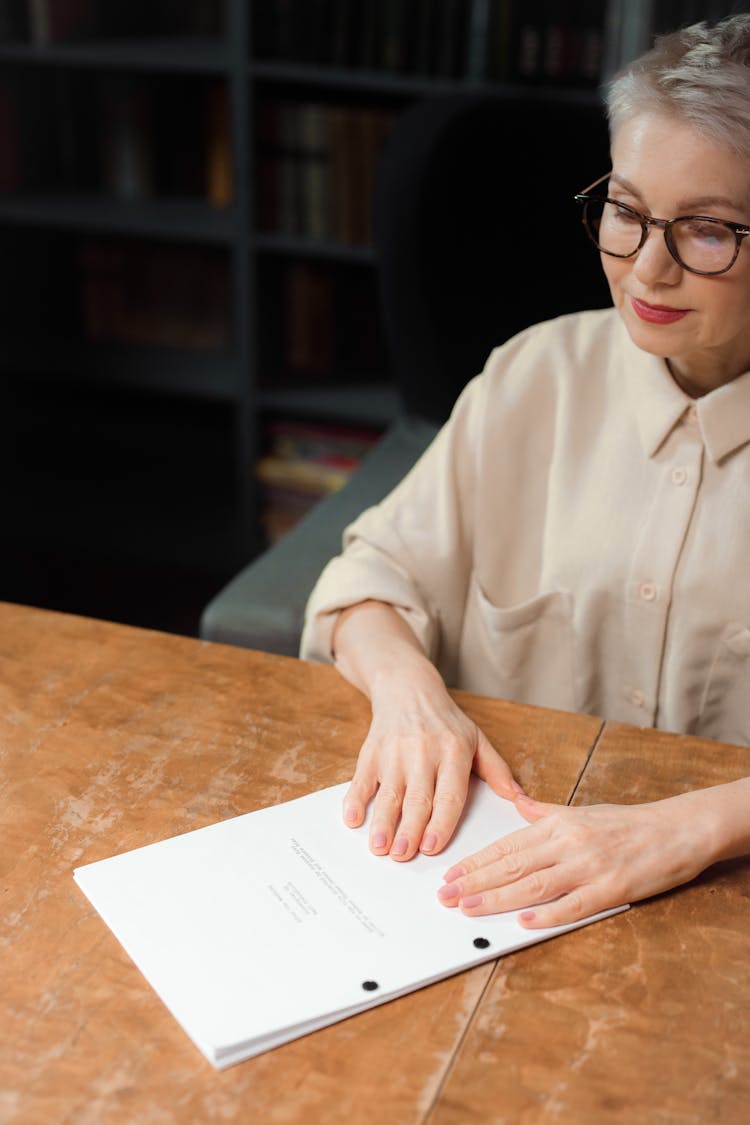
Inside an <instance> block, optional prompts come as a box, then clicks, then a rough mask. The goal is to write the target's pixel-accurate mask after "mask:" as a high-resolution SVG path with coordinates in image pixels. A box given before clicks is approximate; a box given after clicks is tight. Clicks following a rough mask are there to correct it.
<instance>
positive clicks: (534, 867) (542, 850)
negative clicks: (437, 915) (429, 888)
mask: <svg viewBox="0 0 750 1125" xmlns="http://www.w3.org/2000/svg"><path fill="white" fill-rule="evenodd" d="M558 860H559V855H558V851H557V848H556V847H555V846H554V844H553V843H551V842H550V841H547V842H545V843H544V844H542V845H540V846H538V847H534V848H524V849H523V850H522V851H516V852H512V853H511V854H510V855H507V856H505V857H504V858H503V859H500V860H497V861H496V862H495V863H489V864H487V865H486V866H484V867H480V868H479V869H478V870H477V871H474V872H472V873H471V874H470V875H465V876H463V877H461V878H458V879H454V880H452V881H451V882H446V883H444V884H443V886H442V887H441V888H440V890H439V891H438V898H439V899H440V901H441V902H443V903H448V904H455V903H456V902H458V900H459V899H464V898H467V897H469V896H470V895H475V894H481V893H483V892H485V891H494V890H500V889H501V888H503V887H507V886H509V885H510V884H512V883H518V882H520V880H521V879H527V878H529V877H531V876H533V875H534V874H535V873H536V872H540V871H544V870H545V869H546V868H548V867H552V866H554V864H556V863H557V862H558Z"/></svg>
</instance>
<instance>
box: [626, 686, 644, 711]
mask: <svg viewBox="0 0 750 1125" xmlns="http://www.w3.org/2000/svg"><path fill="white" fill-rule="evenodd" d="M629 699H630V702H631V703H632V704H633V706H634V707H644V706H645V704H646V696H645V695H644V694H643V692H642V691H639V690H638V688H634V689H633V691H631V692H630V695H629Z"/></svg>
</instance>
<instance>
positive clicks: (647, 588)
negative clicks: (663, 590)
mask: <svg viewBox="0 0 750 1125" xmlns="http://www.w3.org/2000/svg"><path fill="white" fill-rule="evenodd" d="M638 593H639V594H640V595H641V597H642V598H643V600H644V602H652V601H654V600H655V598H656V586H654V584H653V582H641V585H640V587H639V589H638Z"/></svg>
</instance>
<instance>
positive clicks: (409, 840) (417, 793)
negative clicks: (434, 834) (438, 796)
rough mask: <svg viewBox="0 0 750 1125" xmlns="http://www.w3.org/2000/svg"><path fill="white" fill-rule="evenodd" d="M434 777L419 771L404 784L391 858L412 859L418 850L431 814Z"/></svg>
mask: <svg viewBox="0 0 750 1125" xmlns="http://www.w3.org/2000/svg"><path fill="white" fill-rule="evenodd" d="M434 791H435V776H434V773H432V772H425V771H424V770H423V771H421V772H420V773H419V774H417V775H415V776H412V777H410V778H409V779H408V781H407V783H406V792H405V793H404V799H403V802H402V805H401V822H400V824H399V825H398V828H397V830H396V834H395V836H394V839H393V843H392V844H391V857H392V858H393V859H396V860H399V861H400V862H403V861H404V860H408V859H412V858H413V857H414V855H415V854H416V852H417V849H418V848H419V845H420V842H421V840H422V836H423V835H424V830H425V825H426V824H427V822H428V820H429V819H430V815H431V813H432V801H433V796H434Z"/></svg>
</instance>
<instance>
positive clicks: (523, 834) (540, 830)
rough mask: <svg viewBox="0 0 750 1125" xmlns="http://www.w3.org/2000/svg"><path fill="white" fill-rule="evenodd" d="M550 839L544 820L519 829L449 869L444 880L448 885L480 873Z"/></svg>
mask: <svg viewBox="0 0 750 1125" xmlns="http://www.w3.org/2000/svg"><path fill="white" fill-rule="evenodd" d="M548 837H549V827H548V825H547V823H545V821H544V820H542V821H540V823H539V824H533V825H531V826H530V827H528V828H518V829H516V831H515V832H509V833H508V835H507V836H501V837H500V838H499V839H498V840H493V842H492V843H491V844H488V845H487V847H486V848H481V849H480V851H478V852H474V853H473V854H472V855H467V856H466V857H465V858H464V859H462V860H461V861H460V863H456V864H454V866H453V867H451V868H449V869H448V871H446V872H445V874H444V875H443V878H444V879H445V881H446V883H452V882H454V881H455V880H456V879H461V878H463V877H464V876H466V875H470V874H471V873H472V872H473V871H478V870H479V869H480V868H482V867H486V866H487V865H488V864H490V863H497V862H498V860H502V859H505V857H506V856H510V855H513V854H515V853H516V852H520V851H523V849H524V848H533V847H536V846H538V845H539V844H541V843H543V842H544V841H545V840H546V839H548Z"/></svg>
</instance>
